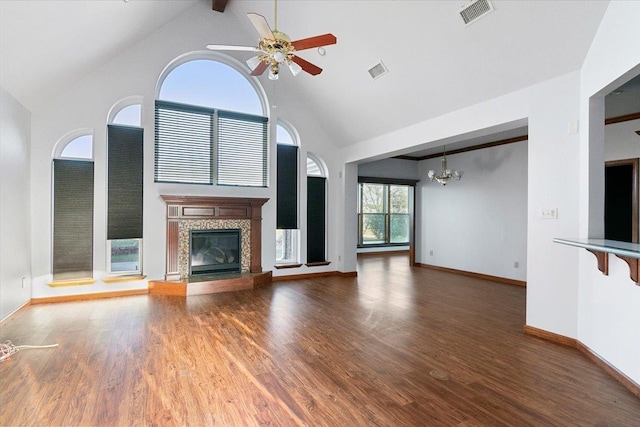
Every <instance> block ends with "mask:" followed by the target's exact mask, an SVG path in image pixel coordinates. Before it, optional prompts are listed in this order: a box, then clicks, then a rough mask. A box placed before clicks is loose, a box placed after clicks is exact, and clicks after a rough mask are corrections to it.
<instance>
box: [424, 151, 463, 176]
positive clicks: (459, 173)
mask: <svg viewBox="0 0 640 427" xmlns="http://www.w3.org/2000/svg"><path fill="white" fill-rule="evenodd" d="M462 174H464V172H463V171H457V170H455V169H453V170H452V169H447V155H446V151H445V149H443V151H442V172H440V175H436V171H434V170H433V169H431V170H430V171H429V172H428V173H427V176H428V177H429V180H431V181H437V182H438V183H440V184H442V185H447V183H448V182H449V181H450V180H451V179H452V178H455V179H456V181H460V179H461V178H462Z"/></svg>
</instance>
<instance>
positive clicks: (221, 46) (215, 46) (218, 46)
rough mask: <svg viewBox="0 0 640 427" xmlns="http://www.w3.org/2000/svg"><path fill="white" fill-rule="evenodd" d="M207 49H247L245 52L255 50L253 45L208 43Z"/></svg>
mask: <svg viewBox="0 0 640 427" xmlns="http://www.w3.org/2000/svg"><path fill="white" fill-rule="evenodd" d="M207 49H209V50H239V51H247V52H255V51H257V50H258V49H256V48H255V47H253V46H233V45H228V44H208V45H207Z"/></svg>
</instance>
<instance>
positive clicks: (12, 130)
mask: <svg viewBox="0 0 640 427" xmlns="http://www.w3.org/2000/svg"><path fill="white" fill-rule="evenodd" d="M30 126H31V114H30V113H29V111H28V110H27V109H26V108H24V107H23V106H22V105H21V104H20V103H18V101H17V100H16V99H15V98H13V97H12V96H11V95H10V94H9V93H8V92H6V91H5V90H4V89H2V88H0V141H1V142H2V143H1V144H0V236H1V238H0V320H2V319H4V318H6V317H7V316H8V315H10V314H11V313H12V312H13V311H15V310H16V309H18V308H20V307H21V306H22V305H24V304H25V303H27V302H29V299H30V297H31V266H30V258H31V257H30V253H29V248H30V246H29V241H30V232H29V217H30V204H29V192H30V191H29V144H30V137H31V136H30ZM23 278H24V287H23Z"/></svg>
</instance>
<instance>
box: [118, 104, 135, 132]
mask: <svg viewBox="0 0 640 427" xmlns="http://www.w3.org/2000/svg"><path fill="white" fill-rule="evenodd" d="M141 111H142V106H141V105H140V104H135V105H129V106H128V107H124V108H123V109H122V110H120V111H118V113H117V114H116V116H115V117H114V118H113V124H117V125H127V126H138V127H140V124H141V123H142V121H141Z"/></svg>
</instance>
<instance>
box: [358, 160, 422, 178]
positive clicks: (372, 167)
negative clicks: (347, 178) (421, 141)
mask: <svg viewBox="0 0 640 427" xmlns="http://www.w3.org/2000/svg"><path fill="white" fill-rule="evenodd" d="M358 176H370V177H375V178H394V179H420V176H419V173H418V162H417V161H415V160H405V159H384V160H377V161H375V162H368V163H363V164H360V165H358Z"/></svg>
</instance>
